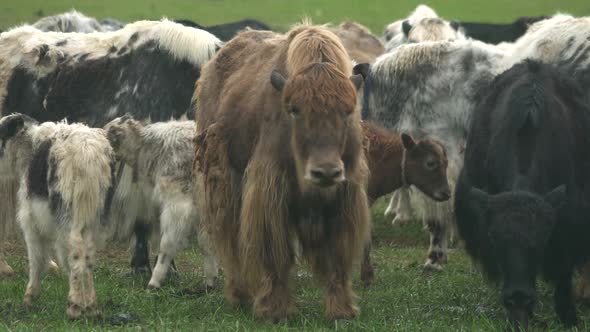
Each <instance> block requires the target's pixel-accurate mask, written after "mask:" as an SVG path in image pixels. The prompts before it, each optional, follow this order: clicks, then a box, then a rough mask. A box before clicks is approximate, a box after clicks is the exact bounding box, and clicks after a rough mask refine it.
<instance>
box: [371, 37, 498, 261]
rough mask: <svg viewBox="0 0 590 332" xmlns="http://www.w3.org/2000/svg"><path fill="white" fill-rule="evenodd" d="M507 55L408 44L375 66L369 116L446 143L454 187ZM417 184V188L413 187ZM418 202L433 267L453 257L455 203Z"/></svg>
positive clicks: (474, 46)
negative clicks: (476, 110) (485, 92)
mask: <svg viewBox="0 0 590 332" xmlns="http://www.w3.org/2000/svg"><path fill="white" fill-rule="evenodd" d="M506 57H507V55H506V54H505V53H503V52H501V51H499V50H497V49H496V48H495V47H494V46H490V45H487V44H484V43H481V42H478V41H471V40H459V41H454V42H448V41H444V42H423V43H418V44H408V45H402V46H400V47H399V48H397V49H396V50H394V51H393V52H391V53H389V54H386V55H383V56H381V57H380V58H379V59H377V62H376V63H375V64H374V65H372V66H371V68H370V70H369V73H368V77H367V79H366V82H365V86H364V93H363V117H364V118H365V119H370V120H372V121H375V122H377V123H378V124H380V125H383V126H385V127H387V128H390V129H393V130H394V131H396V132H408V133H411V134H412V135H413V136H414V137H415V138H418V139H424V138H431V139H436V140H438V141H440V142H441V143H442V144H443V145H444V147H445V149H446V152H447V155H448V161H449V167H448V170H447V172H448V178H449V181H450V183H451V186H452V187H454V186H453V185H454V183H455V181H456V180H457V177H458V173H459V170H460V169H461V167H462V160H463V158H462V155H461V151H462V147H463V146H464V142H465V138H466V134H467V130H468V123H469V118H470V114H471V112H472V110H473V107H474V104H475V102H476V100H477V99H478V97H479V95H480V94H481V92H482V89H483V88H484V87H485V86H487V85H488V84H489V83H490V82H491V81H492V79H493V77H494V76H495V75H497V73H498V70H500V71H501V68H502V66H504V65H505V64H504V63H505V62H506V61H507V60H506ZM410 188H411V187H410ZM398 192H399V196H400V208H398V211H397V215H396V219H395V220H396V221H403V220H407V219H409V218H410V216H409V215H408V214H407V213H408V212H406V211H407V210H408V208H409V207H408V205H409V202H408V201H409V200H410V196H409V192H408V190H407V189H400V190H399V191H398ZM410 192H411V201H412V206H413V207H415V208H416V212H417V213H418V214H419V218H420V219H422V220H423V222H424V223H425V225H426V226H427V228H428V230H429V231H430V248H429V250H428V260H427V262H426V264H425V267H427V268H433V269H436V270H439V269H441V268H442V264H444V263H445V262H446V260H447V237H448V235H449V231H450V229H449V227H450V226H452V225H453V223H454V222H453V219H454V217H453V213H452V206H451V204H450V203H449V202H447V203H442V202H439V203H436V202H434V201H433V200H432V199H431V198H429V197H427V196H426V195H423V194H421V193H420V192H419V191H416V190H410Z"/></svg>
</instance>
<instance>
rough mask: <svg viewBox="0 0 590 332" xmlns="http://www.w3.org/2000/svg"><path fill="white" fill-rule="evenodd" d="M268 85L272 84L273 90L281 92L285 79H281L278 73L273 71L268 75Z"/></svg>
mask: <svg viewBox="0 0 590 332" xmlns="http://www.w3.org/2000/svg"><path fill="white" fill-rule="evenodd" d="M270 84H272V86H273V88H275V89H276V90H277V91H279V92H282V91H283V88H284V87H285V77H283V75H281V73H279V72H278V71H276V70H273V71H272V73H271V74H270Z"/></svg>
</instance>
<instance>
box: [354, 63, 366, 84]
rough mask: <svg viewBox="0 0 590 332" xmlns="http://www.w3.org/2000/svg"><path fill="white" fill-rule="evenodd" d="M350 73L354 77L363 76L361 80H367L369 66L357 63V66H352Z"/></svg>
mask: <svg viewBox="0 0 590 332" xmlns="http://www.w3.org/2000/svg"><path fill="white" fill-rule="evenodd" d="M352 73H353V74H354V75H359V74H360V75H361V76H363V80H366V79H367V76H369V64H368V63H359V64H358V65H356V66H354V68H352Z"/></svg>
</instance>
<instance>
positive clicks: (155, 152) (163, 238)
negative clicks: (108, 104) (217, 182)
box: [105, 116, 218, 288]
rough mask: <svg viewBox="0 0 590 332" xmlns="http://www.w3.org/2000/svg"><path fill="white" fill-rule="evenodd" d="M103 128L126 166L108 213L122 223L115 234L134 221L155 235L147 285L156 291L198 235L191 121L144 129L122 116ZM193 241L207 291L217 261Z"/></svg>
mask: <svg viewBox="0 0 590 332" xmlns="http://www.w3.org/2000/svg"><path fill="white" fill-rule="evenodd" d="M105 130H106V131H107V137H108V139H109V141H110V142H111V145H112V147H113V149H114V153H115V155H116V157H117V159H118V160H120V161H122V162H123V163H124V164H125V167H128V168H130V171H127V172H124V173H121V178H119V179H117V184H118V186H117V188H116V191H115V196H114V200H113V204H112V211H111V213H112V216H113V219H115V220H118V221H119V222H122V224H120V225H117V228H118V229H119V230H120V231H119V232H117V233H120V234H129V232H130V230H131V228H132V226H133V225H134V224H135V220H136V219H140V220H145V221H146V222H147V225H148V226H150V228H151V229H149V230H148V231H149V232H150V233H153V234H155V235H157V243H159V249H160V253H159V255H158V260H157V263H156V267H155V268H154V271H153V273H152V278H151V280H150V282H149V284H148V287H151V288H159V287H160V286H161V284H162V281H163V280H164V278H165V277H166V274H167V273H168V269H169V267H170V264H171V263H172V262H173V259H174V257H175V256H176V254H177V253H178V251H179V250H181V249H183V247H185V246H186V245H187V244H188V242H189V239H190V236H191V235H192V234H194V233H195V232H197V231H198V226H199V223H198V218H197V212H196V207H195V201H194V200H195V199H202V195H195V193H194V191H193V186H192V184H191V183H192V163H193V160H194V155H195V152H194V147H193V144H192V141H193V138H194V136H195V123H194V122H193V121H170V122H159V123H154V124H150V125H146V126H144V125H142V124H141V123H139V122H138V121H136V120H133V119H132V118H131V117H129V116H123V117H121V118H117V119H115V120H113V121H111V122H109V123H108V124H107V125H106V126H105ZM120 167H123V166H122V165H121V166H120ZM116 216H123V217H116ZM121 230H122V231H121ZM198 233H199V235H204V234H203V233H202V232H198ZM124 237H126V236H124ZM199 240H200V241H199V243H200V244H201V247H202V249H203V251H204V253H205V275H206V279H207V285H208V286H210V287H212V286H213V283H214V280H215V278H216V276H217V270H218V269H217V263H216V261H215V258H214V257H213V256H212V255H211V253H210V250H209V245H208V243H207V242H206V241H207V239H206V237H205V236H200V239H199Z"/></svg>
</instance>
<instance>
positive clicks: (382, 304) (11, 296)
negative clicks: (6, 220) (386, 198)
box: [0, 0, 590, 331]
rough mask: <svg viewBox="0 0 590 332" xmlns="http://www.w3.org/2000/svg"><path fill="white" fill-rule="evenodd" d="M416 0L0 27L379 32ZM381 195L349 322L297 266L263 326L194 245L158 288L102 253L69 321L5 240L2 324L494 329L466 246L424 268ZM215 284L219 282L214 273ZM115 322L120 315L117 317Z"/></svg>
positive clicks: (421, 244) (19, 251)
mask: <svg viewBox="0 0 590 332" xmlns="http://www.w3.org/2000/svg"><path fill="white" fill-rule="evenodd" d="M427 3H428V4H429V5H432V6H433V7H434V8H435V9H436V10H437V11H438V13H439V14H441V15H442V16H444V17H446V18H452V19H462V20H479V21H494V22H508V21H511V20H513V19H514V18H516V17H518V16H522V15H541V14H552V13H555V12H557V11H565V12H569V13H572V14H576V15H590V2H589V1H588V0H564V1H556V0H529V1H518V0H496V1H492V0H485V1H483V0H438V1H429V2H427ZM416 5H417V2H415V1H408V0H398V1H393V0H388V1H385V0H375V1H363V0H350V1H346V0H331V1H321V0H250V1H245V0H243V1H229V0H200V1H195V0H192V1H191V0H171V1H163V0H159V1H157V0H125V1H121V0H118V1H115V0H101V1H99V0H86V1H72V0H70V1H67V0H49V1H48V0H19V1H16V0H0V29H6V28H8V27H11V26H14V25H17V24H20V23H22V22H33V21H35V20H37V19H38V18H39V16H45V15H51V14H55V13H59V12H63V11H65V10H68V9H70V8H76V9H78V10H80V11H82V12H83V13H85V14H87V15H90V16H95V17H98V18H103V17H114V18H116V19H119V20H122V21H133V20H138V19H146V18H148V19H157V18H160V17H162V16H168V17H170V18H189V19H192V20H194V21H197V22H199V23H202V24H205V25H209V24H218V23H223V22H228V21H232V20H238V19H241V18H245V17H249V18H255V19H260V20H262V21H264V22H266V23H268V24H270V25H271V26H273V27H275V28H277V29H286V28H287V27H288V26H289V25H290V24H292V23H294V22H296V21H298V20H299V19H301V18H302V17H305V16H307V17H311V18H312V19H313V20H314V22H316V23H324V22H333V23H337V22H340V21H342V20H345V19H352V20H355V21H358V22H360V23H362V24H365V25H367V26H369V27H370V28H371V29H372V30H373V31H374V32H376V33H377V34H380V33H381V31H382V29H383V27H384V26H385V25H386V24H387V23H389V22H392V21H394V20H395V19H398V18H400V17H403V16H405V15H406V14H407V13H409V12H410V11H411V10H412V9H413V8H414V7H415V6H416ZM382 211H383V205H382V204H381V205H380V206H378V207H376V208H374V209H373V215H374V222H375V232H374V238H375V241H376V242H375V251H374V261H375V263H376V265H377V281H376V284H375V285H374V286H372V287H370V288H363V287H362V286H361V285H360V282H359V280H358V272H355V289H356V291H357V293H358V295H359V297H360V300H359V304H360V307H361V315H360V316H359V317H358V318H357V319H355V320H351V321H339V322H336V323H330V322H327V321H326V320H325V319H324V318H323V312H324V307H323V300H322V294H321V292H320V290H319V288H318V287H317V285H315V284H314V283H313V281H312V278H311V276H310V275H309V273H308V272H307V271H308V270H307V269H306V268H305V267H300V268H298V270H297V274H296V276H294V283H293V285H294V287H293V290H294V295H295V298H296V300H297V308H298V310H299V311H298V313H297V315H296V316H295V318H294V319H293V320H292V321H289V322H287V323H284V324H280V325H277V326H275V325H270V324H267V323H266V322H264V321H260V320H257V319H255V318H254V317H253V315H252V310H251V308H243V309H235V308H232V307H230V306H229V305H227V304H226V303H225V302H224V300H223V295H222V291H221V289H219V288H217V289H213V290H209V291H208V292H207V293H205V291H204V288H203V287H204V286H203V271H202V268H201V257H200V255H199V253H198V250H197V249H196V247H194V248H191V249H189V250H186V251H185V252H183V253H182V254H181V255H180V257H179V258H178V259H177V263H178V267H179V271H180V272H179V275H177V276H175V277H174V278H172V280H169V282H168V283H167V284H166V286H165V287H164V288H163V289H162V290H159V291H148V290H146V289H145V285H146V284H147V281H148V280H147V279H141V278H139V277H132V276H129V275H128V272H129V268H128V260H129V257H128V254H127V252H126V251H125V249H124V248H123V247H121V248H110V249H109V250H108V251H106V252H103V253H101V254H100V255H99V264H98V267H97V272H96V274H95V280H96V287H97V294H98V300H99V305H100V307H101V310H102V312H103V317H102V318H101V319H96V320H88V321H86V320H82V321H77V322H70V321H68V320H67V318H66V315H65V309H66V296H67V291H68V289H67V277H66V276H65V275H63V274H59V273H58V274H48V275H46V276H45V277H44V279H43V283H42V295H41V298H40V299H39V301H38V303H37V304H36V305H35V306H34V307H33V308H28V309H27V308H25V307H24V306H23V305H22V296H23V294H24V288H25V285H26V281H27V275H26V269H27V262H26V254H25V253H26V251H25V250H24V247H23V246H22V244H18V243H15V244H12V245H11V246H10V248H9V249H10V256H9V262H10V263H11V265H12V266H13V267H14V268H15V269H16V271H17V274H16V276H14V277H13V278H10V279H4V280H0V331H3V330H19V331H20V330H23V331H54V330H71V329H74V330H84V331H86V330H90V329H91V330H102V329H116V328H122V329H128V330H158V331H160V330H187V331H196V330H199V331H248V330H268V331H276V330H280V331H287V330H293V331H295V330H345V331H359V330H367V331H502V330H504V329H505V328H506V325H505V323H504V311H503V308H502V305H501V303H500V298H499V292H498V290H497V289H496V288H494V287H493V286H491V285H488V284H487V283H486V282H485V281H484V280H483V279H482V277H481V274H480V273H479V272H478V271H477V270H476V269H475V268H474V267H472V265H471V263H470V262H469V259H468V258H467V256H466V255H465V253H464V252H463V251H462V250H460V249H456V250H453V251H452V252H451V254H450V262H449V264H448V266H447V267H446V268H445V270H444V271H443V272H442V273H434V274H432V273H425V272H424V271H423V270H422V263H423V262H424V259H425V253H426V247H425V245H426V244H427V241H428V237H427V235H426V234H425V232H423V231H422V229H421V225H419V224H411V225H405V226H401V227H399V226H398V227H392V226H391V225H390V224H389V221H386V220H384V219H383V217H382ZM220 284H221V283H220ZM539 286H540V293H539V295H540V296H539V297H540V302H539V303H538V305H537V308H536V310H535V318H534V320H533V322H532V324H533V327H534V329H535V330H555V331H558V330H561V326H560V324H559V323H557V322H556V315H555V313H554V311H553V304H552V291H551V288H550V287H548V286H547V285H545V284H543V283H540V285H539ZM578 313H579V314H580V316H581V322H580V325H579V326H578V328H577V330H579V331H588V330H590V314H589V308H588V307H587V306H586V305H583V304H580V305H579V307H578ZM118 314H127V315H129V316H130V317H131V318H132V320H130V321H127V322H124V323H122V324H120V322H117V321H115V320H114V319H113V317H114V316H116V315H118ZM119 324H120V325H119Z"/></svg>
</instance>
